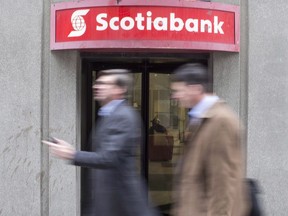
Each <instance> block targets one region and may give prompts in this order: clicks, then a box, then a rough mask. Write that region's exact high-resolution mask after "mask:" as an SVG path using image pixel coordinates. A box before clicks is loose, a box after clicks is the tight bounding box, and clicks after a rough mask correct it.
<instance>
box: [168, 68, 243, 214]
mask: <svg viewBox="0 0 288 216" xmlns="http://www.w3.org/2000/svg"><path fill="white" fill-rule="evenodd" d="M207 74H208V73H207V66H205V65H202V64H186V65H183V66H181V67H180V68H178V69H176V71H175V72H174V74H173V75H172V83H171V90H172V98H173V99H175V100H177V101H178V103H179V105H180V106H182V107H184V108H188V109H189V110H190V111H189V112H188V115H189V118H190V121H189V124H188V126H187V131H188V133H187V134H186V139H185V147H184V148H185V149H184V151H183V152H184V154H183V156H182V158H181V159H180V161H179V164H178V167H177V171H176V180H175V194H174V199H175V200H174V201H175V205H174V208H173V215H174V216H220V215H221V216H247V214H248V211H249V205H248V203H249V202H248V193H247V189H246V185H245V183H244V164H245V163H244V157H243V146H242V145H241V130H240V122H239V120H238V117H237V115H235V113H234V112H233V111H232V110H231V109H230V108H229V107H228V106H227V104H226V103H225V102H224V101H222V100H220V99H219V98H218V97H217V96H216V95H211V94H207V93H206V91H205V88H206V85H207V84H208V75H207Z"/></svg>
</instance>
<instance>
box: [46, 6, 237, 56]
mask: <svg viewBox="0 0 288 216" xmlns="http://www.w3.org/2000/svg"><path fill="white" fill-rule="evenodd" d="M101 6H102V7H103V6H106V7H109V6H161V7H187V8H199V9H210V10H221V11H227V12H233V13H234V14H235V44H225V43H213V42H190V41H175V40H166V41H151V40H128V41H125V40H101V41H73V42H56V41H55V23H56V20H55V17H56V11H58V10H63V9H73V8H75V9H77V8H83V7H101ZM239 11H240V8H239V6H237V5H228V4H222V3H215V2H199V1H197V2H190V1H183V0H182V1H175V0H157V1H155V0H149V1H143V2H140V1H135V0H122V1H120V3H119V4H117V3H116V0H114V1H109V0H107V1H104V0H102V1H97V2H96V1H95V0H94V1H93V0H92V1H90V0H89V1H87V0H86V1H83V0H82V1H77V2H62V3H55V4H52V5H51V20H50V21H51V22H50V49H51V50H79V49H81V50H90V49H94V50H106V51H111V50H113V51H121V52H123V51H132V50H139V49H140V50H143V49H144V50H146V51H153V50H154V51H156V50H165V52H167V51H168V50H169V52H174V51H180V50H182V51H186V52H187V51H190V50H195V51H228V52H239V51H240V12H239Z"/></svg>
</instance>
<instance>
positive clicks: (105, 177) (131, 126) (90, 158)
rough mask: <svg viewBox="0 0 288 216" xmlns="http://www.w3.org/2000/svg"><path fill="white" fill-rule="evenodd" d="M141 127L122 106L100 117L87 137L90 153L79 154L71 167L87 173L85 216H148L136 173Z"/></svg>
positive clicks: (150, 211) (129, 109)
mask: <svg viewBox="0 0 288 216" xmlns="http://www.w3.org/2000/svg"><path fill="white" fill-rule="evenodd" d="M140 133H141V123H140V118H139V117H138V115H137V113H136V112H135V111H134V110H133V109H132V108H131V107H130V106H128V105H127V104H126V103H125V102H123V103H121V104H120V105H119V106H117V108H116V110H114V111H113V113H112V114H111V115H109V116H105V117H101V118H100V121H99V122H98V123H97V124H96V126H95V127H94V128H93V130H92V133H91V140H90V141H91V145H92V149H91V150H92V151H91V152H84V151H79V152H77V153H76V155H75V158H74V164H75V165H78V166H82V167H88V168H92V169H90V173H89V175H90V177H89V179H90V180H89V182H88V184H89V185H90V188H91V193H90V195H88V196H89V197H88V199H89V202H90V206H89V207H88V208H89V209H86V210H88V211H86V212H90V214H89V215H99V216H142V215H143V216H144V215H145V216H151V215H154V212H153V211H152V209H150V208H149V207H148V204H147V195H145V194H146V193H147V192H146V189H144V184H143V183H142V182H141V179H140V178H139V175H138V174H137V170H136V161H135V159H136V150H137V146H138V144H139V143H140Z"/></svg>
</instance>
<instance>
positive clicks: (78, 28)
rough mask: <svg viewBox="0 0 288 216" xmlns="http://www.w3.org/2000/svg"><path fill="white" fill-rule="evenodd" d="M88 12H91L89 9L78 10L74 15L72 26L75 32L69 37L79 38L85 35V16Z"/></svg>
mask: <svg viewBox="0 0 288 216" xmlns="http://www.w3.org/2000/svg"><path fill="white" fill-rule="evenodd" d="M88 12H89V9H86V10H77V11H75V12H74V13H73V14H72V16H71V24H72V27H73V29H74V31H71V32H70V34H69V35H68V37H79V36H81V35H83V34H84V33H85V31H86V23H85V20H84V18H83V16H85V15H86V14H87V13H88Z"/></svg>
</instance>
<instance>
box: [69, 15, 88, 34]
mask: <svg viewBox="0 0 288 216" xmlns="http://www.w3.org/2000/svg"><path fill="white" fill-rule="evenodd" d="M85 25H86V24H85V20H84V18H83V17H82V16H76V17H73V20H72V26H73V28H74V30H75V31H81V30H83V28H84V27H85Z"/></svg>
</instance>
